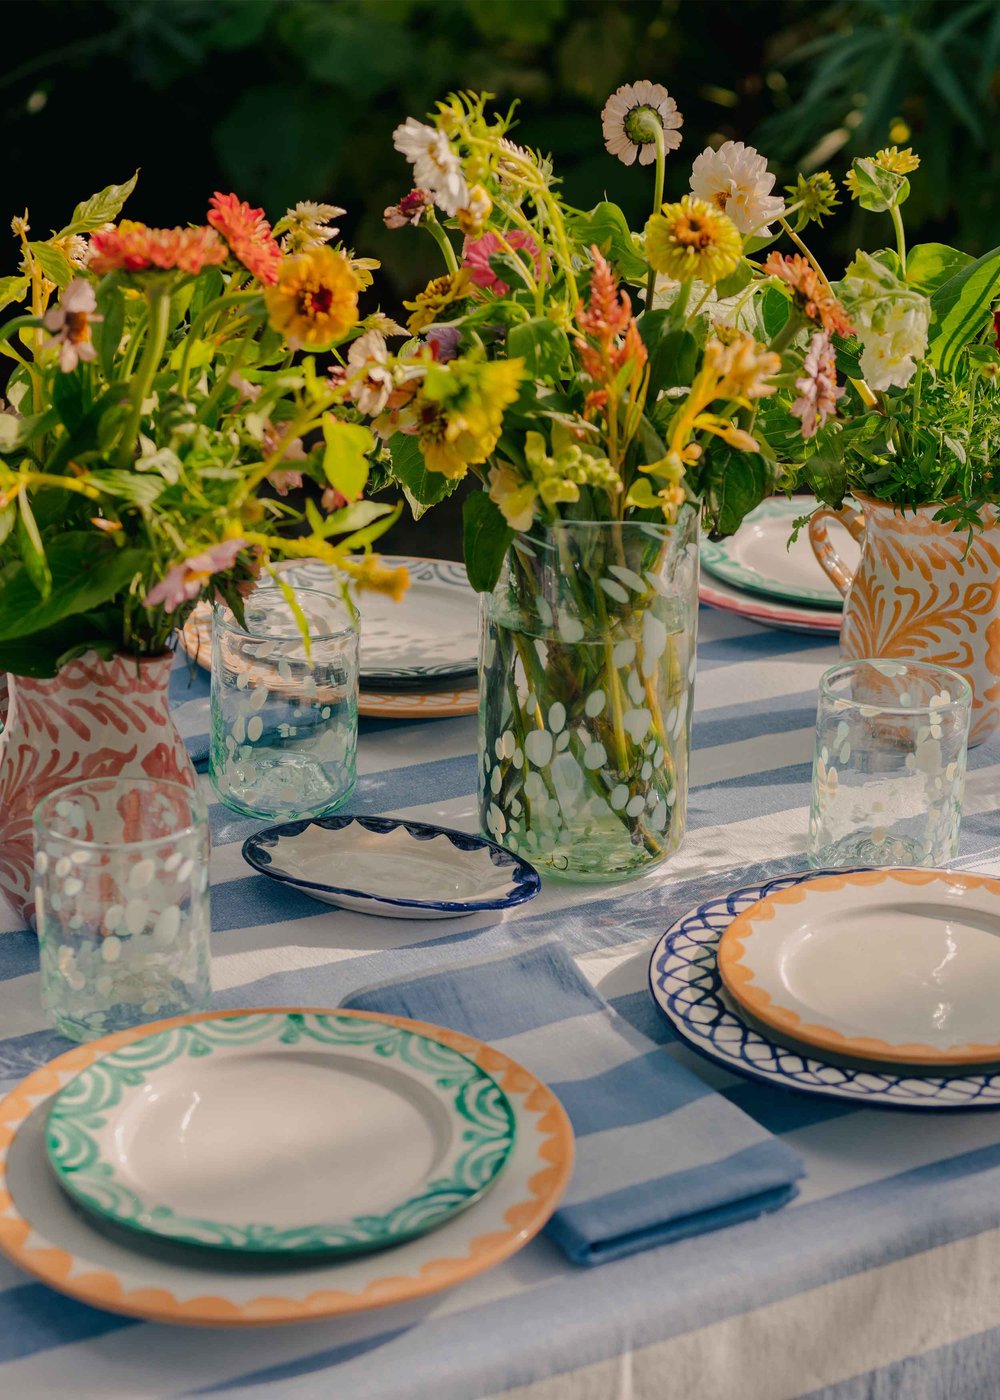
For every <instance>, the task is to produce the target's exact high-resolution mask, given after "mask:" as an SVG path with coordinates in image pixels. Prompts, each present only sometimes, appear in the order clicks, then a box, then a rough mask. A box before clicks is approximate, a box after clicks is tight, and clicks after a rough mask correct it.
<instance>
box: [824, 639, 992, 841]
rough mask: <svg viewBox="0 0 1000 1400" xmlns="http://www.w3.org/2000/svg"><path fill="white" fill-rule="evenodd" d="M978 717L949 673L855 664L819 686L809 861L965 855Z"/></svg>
mask: <svg viewBox="0 0 1000 1400" xmlns="http://www.w3.org/2000/svg"><path fill="white" fill-rule="evenodd" d="M971 714H972V691H971V689H970V687H969V683H968V681H966V680H965V679H964V678H963V677H962V676H960V675H959V674H958V672H957V671H952V670H949V669H948V667H946V666H933V665H930V664H929V663H927V662H920V661H905V660H898V661H897V660H889V659H878V660H862V661H850V662H846V663H844V664H842V665H839V666H834V667H832V668H831V669H830V670H829V671H827V672H826V673H825V674H824V676H823V677H822V679H821V680H820V686H819V706H818V709H817V714H816V751H815V757H814V760H813V782H812V804H811V806H810V810H809V839H808V847H807V852H808V857H809V863H810V865H812V866H814V867H818V868H829V867H831V866H857V865H876V866H880V865H909V866H913V865H917V866H921V865H926V866H942V865H947V864H948V863H949V862H950V861H952V860H953V859H954V858H955V856H956V855H957V854H958V838H959V829H960V827H961V822H962V799H963V795H964V791H965V769H966V757H967V749H968V741H969V720H970V717H971Z"/></svg>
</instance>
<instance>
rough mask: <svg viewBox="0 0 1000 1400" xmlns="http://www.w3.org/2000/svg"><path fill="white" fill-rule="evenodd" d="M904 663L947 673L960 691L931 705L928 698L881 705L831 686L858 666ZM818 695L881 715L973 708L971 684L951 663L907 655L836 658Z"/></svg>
mask: <svg viewBox="0 0 1000 1400" xmlns="http://www.w3.org/2000/svg"><path fill="white" fill-rule="evenodd" d="M884 665H892V666H904V667H906V668H908V669H909V670H912V671H914V672H924V673H926V672H934V673H935V674H936V675H938V676H946V677H947V678H948V680H949V681H951V682H952V683H953V684H954V685H957V687H958V690H959V694H958V695H957V696H951V697H950V698H949V699H948V700H947V701H946V702H945V703H943V704H937V705H932V704H931V703H930V702H929V701H928V702H927V703H926V704H921V705H916V704H914V705H883V704H881V703H880V702H879V701H877V700H851V699H848V697H847V696H844V695H838V694H837V693H836V692H835V691H834V690H833V689H832V688H831V687H832V684H833V681H834V680H835V678H836V677H838V676H841V675H846V674H847V673H849V672H851V671H854V670H856V669H857V668H859V667H861V666H873V667H874V668H875V669H876V670H877V671H878V670H879V668H880V666H884ZM879 674H880V675H883V676H885V679H886V680H890V679H892V677H890V676H888V675H886V673H885V672H884V671H880V672H879ZM819 693H820V698H821V699H824V700H829V701H831V702H833V703H834V704H837V705H850V706H854V707H855V708H858V709H860V708H861V707H862V706H867V707H870V708H872V709H876V710H878V712H879V713H880V714H883V715H928V716H930V715H940V714H943V713H945V712H946V711H948V710H956V709H960V708H963V707H964V708H965V709H968V710H969V711H970V713H971V710H972V699H973V696H972V686H971V685H970V684H969V682H968V681H967V680H966V678H965V677H964V676H963V675H962V673H961V672H960V671H955V670H953V669H952V667H951V666H941V665H939V664H938V663H937V662H936V661H920V660H918V659H917V658H916V657H907V656H858V657H854V658H852V659H851V660H850V661H838V662H837V663H836V665H834V666H830V667H828V668H827V670H825V671H824V672H823V674H822V675H821V676H820V678H819Z"/></svg>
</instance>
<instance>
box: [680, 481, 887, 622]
mask: <svg viewBox="0 0 1000 1400" xmlns="http://www.w3.org/2000/svg"><path fill="white" fill-rule="evenodd" d="M818 504H819V502H818V501H816V500H815V499H814V498H813V497H811V496H797V497H795V498H794V499H793V500H789V499H788V498H787V497H785V496H775V497H773V498H772V499H771V500H768V501H764V502H763V504H762V505H759V506H758V507H757V509H756V510H753V511H751V512H750V514H749V515H748V516H747V517H746V519H745V520H744V522H743V524H742V525H741V526H740V528H739V529H738V530H737V532H736V534H735V535H732V536H731V537H730V538H729V539H725V540H720V541H718V542H716V541H712V540H705V541H703V543H702V546H701V564H702V581H701V587H700V591H699V596H700V598H701V601H702V602H703V603H710V604H711V605H712V606H713V607H716V608H722V609H723V610H724V611H726V612H733V613H737V614H738V615H739V616H741V617H747V618H750V619H752V620H753V621H754V622H760V623H763V624H764V625H765V626H767V627H780V628H783V629H786V630H788V631H792V632H808V633H814V634H817V635H822V634H826V633H837V632H839V631H840V621H841V614H842V612H843V605H844V600H843V598H842V597H841V595H840V593H839V592H838V591H837V589H836V588H835V587H834V586H833V584H832V583H831V582H830V580H829V579H828V578H827V576H826V574H825V573H824V572H823V570H822V568H821V567H820V565H819V563H818V562H817V559H816V556H815V554H814V553H813V550H812V545H811V544H810V543H809V534H808V531H807V530H805V529H803V530H802V531H800V533H799V536H798V538H797V539H796V540H795V542H794V543H793V544H789V538H790V536H791V533H792V529H793V525H794V522H795V521H796V520H797V519H801V517H802V516H805V515H808V514H809V513H810V512H811V511H813V510H815V509H816V507H817V505H818ZM842 533H843V538H842V539H838V541H837V545H838V550H839V552H840V554H841V556H842V558H843V560H844V562H845V564H847V565H848V567H849V568H851V569H854V568H855V567H856V565H857V563H858V558H859V555H860V550H859V547H858V544H857V542H856V541H855V540H854V539H852V537H851V536H850V535H849V534H848V533H847V531H846V530H844V531H843V532H842Z"/></svg>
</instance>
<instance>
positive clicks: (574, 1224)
mask: <svg viewBox="0 0 1000 1400" xmlns="http://www.w3.org/2000/svg"><path fill="white" fill-rule="evenodd" d="M344 1005H345V1007H350V1008H352V1009H356V1010H359V1011H382V1012H387V1013H389V1014H392V1015H396V1016H409V1017H413V1018H414V1019H416V1020H421V1021H431V1022H434V1023H435V1024H437V1025H441V1026H447V1027H449V1028H450V1029H452V1030H457V1031H461V1032H463V1033H465V1034H466V1035H472V1036H475V1037H477V1038H478V1039H480V1040H486V1041H489V1042H490V1043H491V1044H493V1045H495V1046H496V1047H497V1048H498V1049H500V1050H503V1051H504V1052H505V1053H506V1054H509V1055H510V1056H511V1057H512V1058H514V1059H516V1060H519V1061H520V1062H521V1063H522V1064H524V1065H526V1066H527V1068H528V1069H530V1070H531V1071H532V1072H533V1073H534V1074H536V1075H537V1076H538V1077H539V1078H540V1079H542V1080H544V1082H545V1083H546V1084H548V1085H549V1087H550V1088H551V1089H552V1090H553V1091H554V1092H555V1093H556V1094H557V1095H558V1097H559V1099H560V1100H561V1101H562V1104H563V1107H564V1108H565V1109H566V1111H567V1113H568V1114H569V1117H570V1119H571V1121H572V1124H573V1130H574V1132H575V1133H576V1140H577V1141H576V1154H577V1155H576V1168H575V1170H574V1174H573V1179H572V1181H571V1182H570V1185H569V1189H568V1191H567V1193H566V1196H565V1197H564V1199H563V1202H562V1204H561V1206H560V1207H559V1209H558V1210H557V1211H556V1213H555V1215H553V1217H552V1219H551V1221H550V1222H549V1225H548V1226H547V1233H548V1234H549V1235H550V1236H551V1237H552V1239H553V1240H554V1241H555V1242H556V1244H558V1245H559V1246H560V1248H561V1249H562V1250H563V1251H564V1253H565V1254H567V1255H568V1256H569V1258H570V1259H571V1260H573V1262H574V1263H577V1264H603V1263H605V1262H606V1261H607V1260H609V1259H620V1258H623V1257H624V1256H625V1255H628V1254H635V1253H638V1252H639V1251H640V1250H643V1249H649V1248H651V1247H652V1246H653V1245H659V1244H666V1243H668V1242H670V1241H672V1240H679V1239H684V1238H686V1237H687V1236H690V1235H697V1234H700V1233H702V1232H703V1231H706V1230H716V1229H718V1228H720V1227H721V1226H723V1225H732V1224H735V1223H736V1222H738V1221H741V1220H747V1219H750V1218H751V1217H753V1216H755V1215H759V1214H761V1213H762V1212H763V1211H769V1210H775V1209H777V1207H779V1206H782V1205H784V1204H785V1203H786V1202H787V1201H789V1200H790V1199H791V1198H792V1196H794V1195H795V1194H796V1190H797V1188H796V1187H795V1186H794V1184H793V1183H794V1182H795V1181H796V1180H797V1179H798V1178H799V1177H800V1176H802V1175H803V1173H804V1170H805V1169H804V1167H803V1165H802V1162H801V1160H800V1158H799V1157H798V1155H797V1153H795V1152H793V1151H792V1150H791V1148H789V1147H788V1146H786V1145H785V1144H784V1143H782V1142H779V1141H778V1140H777V1139H776V1138H774V1137H772V1136H771V1134H770V1133H768V1132H766V1131H765V1130H764V1129H763V1128H761V1127H760V1126H759V1124H757V1123H755V1122H754V1120H753V1119H752V1118H750V1117H748V1116H747V1115H746V1114H745V1113H743V1112H742V1110H740V1109H739V1108H736V1107H735V1106H734V1105H733V1104H731V1103H729V1102H728V1101H727V1100H726V1099H724V1098H722V1096H721V1095H719V1094H717V1093H716V1092H715V1091H714V1090H712V1089H709V1088H708V1086H707V1085H705V1084H704V1083H702V1081H701V1080H700V1079H698V1077H697V1076H696V1075H694V1074H692V1073H690V1072H689V1071H688V1070H687V1069H685V1068H684V1067H683V1066H682V1065H681V1064H679V1063H678V1062H677V1061H676V1060H675V1059H674V1058H673V1057H672V1056H671V1055H670V1053H669V1051H667V1050H665V1049H661V1048H659V1047H657V1046H656V1045H654V1044H653V1042H652V1041H650V1040H648V1039H647V1038H646V1037H645V1036H644V1035H642V1034H641V1033H640V1032H639V1031H637V1030H635V1029H634V1027H632V1026H630V1025H629V1024H628V1022H626V1021H624V1020H623V1019H622V1018H621V1017H620V1016H618V1015H617V1013H616V1012H615V1011H613V1010H612V1008H611V1007H610V1006H609V1005H608V1003H607V1002H606V1001H605V1000H604V998H603V997H601V996H600V994H599V993H598V992H596V991H595V990H594V988H593V987H592V986H591V985H590V983H589V982H587V980H586V979H585V978H584V977H583V976H582V975H581V974H580V973H579V972H578V970H577V968H576V965H575V963H574V962H573V960H572V958H571V957H570V956H569V954H568V953H567V952H566V951H565V949H564V948H563V947H562V945H561V944H560V943H558V942H557V941H555V940H554V939H546V940H544V941H542V942H538V943H534V944H532V945H530V946H526V947H525V946H523V945H522V946H520V947H518V948H517V949H516V950H514V951H511V952H508V953H505V954H503V955H502V956H501V957H499V958H491V959H489V960H488V961H483V962H477V963H463V964H461V965H460V966H458V967H455V966H449V967H442V968H440V969H435V970H432V971H431V972H429V973H426V974H424V975H421V976H417V977H413V978H410V979H400V980H398V981H390V982H383V983H380V984H378V985H375V986H370V987H366V988H364V989H362V990H361V991H359V992H356V993H354V994H353V995H352V996H351V997H349V998H348V999H347V1000H346V1001H345V1002H344Z"/></svg>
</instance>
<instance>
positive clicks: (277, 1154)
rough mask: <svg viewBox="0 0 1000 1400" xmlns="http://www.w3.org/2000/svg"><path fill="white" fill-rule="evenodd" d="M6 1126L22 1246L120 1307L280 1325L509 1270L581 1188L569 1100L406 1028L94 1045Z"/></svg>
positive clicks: (336, 1015)
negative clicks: (505, 1265)
mask: <svg viewBox="0 0 1000 1400" xmlns="http://www.w3.org/2000/svg"><path fill="white" fill-rule="evenodd" d="M0 1119H2V1121H3V1122H4V1124H5V1128H6V1130H7V1131H5V1133H4V1135H3V1137H2V1139H0V1144H3V1145H0V1248H2V1249H3V1251H4V1252H5V1253H6V1254H7V1255H8V1256H9V1257H10V1258H12V1259H14V1260H15V1261H16V1262H17V1263H19V1264H21V1265H23V1266H24V1267H25V1268H26V1269H28V1270H29V1271H30V1272H32V1273H34V1274H36V1275H37V1276H38V1277H39V1278H42V1279H43V1280H44V1281H45V1282H47V1283H49V1284H51V1285H52V1286H53V1287H54V1288H57V1289H60V1290H61V1291H62V1292H64V1293H68V1294H70V1295H71V1296H73V1297H76V1298H79V1299H82V1300H83V1301H85V1302H88V1303H91V1304H94V1305H96V1306H98V1307H104V1308H109V1309H111V1310H112V1311H116V1312H122V1313H127V1314H131V1315H135V1316H140V1317H147V1318H155V1319H158V1320H162V1321H181V1322H191V1323H216V1324H227V1325H230V1324H240V1323H243V1324H247V1325H261V1324H265V1323H273V1322H289V1321H297V1320H302V1319H305V1318H314V1317H324V1316H333V1315H337V1314H341V1313H350V1312H357V1311H361V1310H364V1309H367V1308H373V1307H380V1306H383V1305H385V1304H388V1303H398V1302H405V1301H408V1300H410V1299H413V1298H417V1297H421V1296H423V1295H424V1294H427V1293H432V1292H436V1291H437V1290H439V1289H443V1288H449V1287H452V1286H453V1285H454V1284H456V1283H459V1282H461V1281H462V1280H464V1279H466V1278H469V1277H471V1276H472V1275H474V1274H477V1273H480V1272H481V1271H482V1270H484V1269H487V1268H490V1267H491V1266H492V1265H494V1264H496V1263H498V1262H499V1261H500V1260H502V1259H505V1258H507V1257H509V1255H511V1254H512V1253H514V1252H515V1251H516V1250H518V1249H520V1248H522V1247H523V1245H525V1244H526V1243H527V1242H528V1240H530V1239H531V1238H532V1237H533V1236H534V1235H535V1234H536V1233H537V1231H538V1230H540V1229H541V1227H542V1226H543V1225H544V1224H545V1222H546V1221H547V1219H548V1218H549V1216H550V1215H551V1213H552V1211H553V1210H554V1208H555V1205H556V1203H557V1201H558V1199H559V1197H560V1195H561V1193H562V1191H563V1189H564V1188H565V1185H566V1183H567V1181H568V1178H569V1174H570V1170H571V1167H572V1157H573V1145H572V1132H571V1129H570V1127H569V1123H568V1120H567V1118H566V1115H565V1113H564V1112H563V1110H562V1108H561V1106H560V1105H559V1103H558V1101H557V1100H556V1099H555V1098H554V1096H553V1095H552V1094H551V1092H550V1091H549V1090H548V1089H547V1088H546V1087H545V1086H544V1085H542V1084H541V1083H540V1082H539V1081H538V1080H537V1079H535V1078H534V1076H533V1075H531V1074H530V1073H529V1072H528V1071H527V1070H525V1069H523V1068H522V1067H521V1066H520V1065H517V1064H515V1063H514V1062H513V1061H511V1060H509V1059H508V1058H507V1057H506V1056H504V1055H503V1054H501V1053H500V1052H499V1051H496V1050H493V1049H491V1048H490V1047H489V1046H487V1045H484V1044H482V1043H481V1042H478V1041H475V1040H472V1039H470V1038H469V1037H466V1036H460V1035H457V1034H456V1033H454V1032H451V1031H446V1030H442V1029H440V1028H438V1027H434V1026H428V1025H425V1024H423V1023H420V1022H415V1021H408V1020H404V1019H402V1018H399V1017H392V1016H377V1015H371V1014H367V1013H365V1014H363V1013H358V1012H350V1011H312V1010H307V1009H295V1010H287V1009H282V1010H268V1011H232V1012H223V1013H215V1014H212V1013H209V1014H208V1015H202V1016H188V1017H179V1018H176V1019H175V1020H172V1021H164V1022H160V1023H159V1024H158V1025H155V1026H151V1027H144V1028H141V1029H139V1030H136V1031H127V1032H123V1033H120V1034H118V1035H114V1036H108V1037H106V1038H105V1039H104V1040H103V1041H97V1042H94V1043H93V1044H91V1045H87V1046H81V1047H77V1048H76V1049H74V1050H72V1051H70V1052H69V1053H68V1054H66V1055H63V1056H62V1057H61V1058H59V1059H57V1060H55V1061H53V1062H52V1064H50V1065H46V1066H45V1067H44V1068H43V1069H40V1070H38V1071H36V1072H35V1073H34V1074H32V1075H30V1076H29V1077H28V1079H26V1080H25V1081H24V1082H23V1083H22V1084H21V1085H20V1086H19V1088H18V1089H16V1090H15V1091H14V1093H12V1094H11V1095H10V1096H9V1097H8V1098H7V1099H6V1100H5V1102H4V1104H3V1106H2V1109H0Z"/></svg>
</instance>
